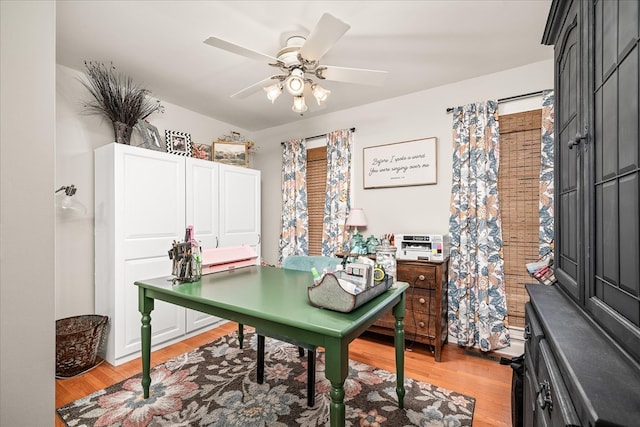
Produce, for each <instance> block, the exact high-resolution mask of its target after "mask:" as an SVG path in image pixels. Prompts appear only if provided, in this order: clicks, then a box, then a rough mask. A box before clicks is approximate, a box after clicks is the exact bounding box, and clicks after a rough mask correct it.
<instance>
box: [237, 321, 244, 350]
mask: <svg viewBox="0 0 640 427" xmlns="http://www.w3.org/2000/svg"><path fill="white" fill-rule="evenodd" d="M243 342H244V325H243V324H242V323H238V346H239V347H240V348H242V344H243Z"/></svg>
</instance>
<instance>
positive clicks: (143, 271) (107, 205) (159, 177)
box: [95, 144, 185, 364]
mask: <svg viewBox="0 0 640 427" xmlns="http://www.w3.org/2000/svg"><path fill="white" fill-rule="evenodd" d="M95 188H96V190H95V234H96V240H95V243H96V244H95V286H96V294H95V310H96V313H97V314H103V315H107V316H109V319H110V323H111V325H110V330H109V333H108V335H107V346H106V355H105V357H106V359H107V361H108V362H109V363H111V364H118V363H119V362H120V361H122V360H123V359H125V358H126V356H128V355H132V354H135V353H137V352H139V349H140V341H139V337H140V324H141V323H140V313H139V311H138V288H137V286H135V285H134V282H135V281H136V280H139V279H147V278H150V277H158V276H168V275H170V274H171V261H170V260H169V257H168V255H167V251H168V250H169V249H170V248H171V243H172V242H173V241H174V240H181V239H183V238H184V229H185V160H184V158H180V157H178V156H174V155H170V154H167V153H158V152H153V151H150V150H144V149H140V148H136V147H131V146H128V145H122V144H110V145H107V146H103V147H100V148H98V149H97V150H96V156H95ZM152 317H153V319H154V320H153V331H152V334H153V336H152V343H153V344H154V345H157V344H159V343H162V342H166V341H167V340H170V339H173V338H176V337H179V336H181V335H184V333H185V310H184V309H183V308H179V307H174V306H172V305H170V304H164V303H162V304H160V303H158V304H156V306H155V309H154V311H153V313H152Z"/></svg>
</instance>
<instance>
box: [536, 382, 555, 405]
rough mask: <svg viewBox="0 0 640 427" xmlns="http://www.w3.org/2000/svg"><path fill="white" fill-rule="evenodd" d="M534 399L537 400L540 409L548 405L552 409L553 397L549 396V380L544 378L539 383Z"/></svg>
mask: <svg viewBox="0 0 640 427" xmlns="http://www.w3.org/2000/svg"><path fill="white" fill-rule="evenodd" d="M536 400H537V401H538V406H539V407H540V409H545V408H546V407H547V406H548V407H549V410H550V411H551V410H553V399H552V398H551V385H550V384H549V381H547V380H545V381H544V382H542V383H540V390H539V391H538V396H537V398H536Z"/></svg>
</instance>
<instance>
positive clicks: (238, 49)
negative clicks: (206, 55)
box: [203, 37, 278, 62]
mask: <svg viewBox="0 0 640 427" xmlns="http://www.w3.org/2000/svg"><path fill="white" fill-rule="evenodd" d="M203 43H206V44H208V45H210V46H213V47H217V48H219V49H222V50H226V51H227V52H231V53H235V54H237V55H241V56H244V57H246V58H250V59H257V60H258V61H271V62H278V58H275V57H273V56H269V55H267V54H264V53H261V52H257V51H255V50H252V49H249V48H246V47H244V46H240V45H239V44H235V43H231V42H228V41H226V40H222V39H221V38H218V37H209V38H208V39H206V40H205V41H204V42H203Z"/></svg>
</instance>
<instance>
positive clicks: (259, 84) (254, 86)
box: [231, 77, 275, 99]
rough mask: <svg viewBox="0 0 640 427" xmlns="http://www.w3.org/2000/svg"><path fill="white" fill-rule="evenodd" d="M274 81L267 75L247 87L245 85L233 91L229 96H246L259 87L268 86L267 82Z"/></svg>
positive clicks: (256, 90)
mask: <svg viewBox="0 0 640 427" xmlns="http://www.w3.org/2000/svg"><path fill="white" fill-rule="evenodd" d="M274 82H275V80H274V79H272V78H271V77H268V78H266V79H264V80H260V81H259V82H257V83H254V84H252V85H251V86H249V87H246V88H244V89H242V90H240V91H238V92H236V93H234V94H233V95H231V98H240V99H242V98H246V97H247V96H249V95H251V94H253V93H255V92H258V91H259V90H260V89H262V88H263V87H265V86H268V85H269V84H273V83H274Z"/></svg>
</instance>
